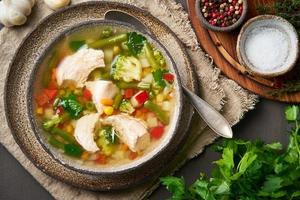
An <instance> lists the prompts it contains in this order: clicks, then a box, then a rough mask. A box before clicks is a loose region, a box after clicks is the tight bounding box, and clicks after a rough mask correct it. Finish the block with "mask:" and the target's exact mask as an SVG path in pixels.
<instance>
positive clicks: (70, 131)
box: [65, 124, 74, 133]
mask: <svg viewBox="0 0 300 200" xmlns="http://www.w3.org/2000/svg"><path fill="white" fill-rule="evenodd" d="M65 130H66V131H67V132H68V133H73V131H74V128H73V126H72V125H71V124H68V125H67V126H66V128H65Z"/></svg>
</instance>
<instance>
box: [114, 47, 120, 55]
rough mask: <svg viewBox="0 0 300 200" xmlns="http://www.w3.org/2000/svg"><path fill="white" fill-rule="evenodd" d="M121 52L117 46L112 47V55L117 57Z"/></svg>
mask: <svg viewBox="0 0 300 200" xmlns="http://www.w3.org/2000/svg"><path fill="white" fill-rule="evenodd" d="M120 51H121V49H120V47H119V46H114V49H113V52H114V55H117V54H119V53H120Z"/></svg>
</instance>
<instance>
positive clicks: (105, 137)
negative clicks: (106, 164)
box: [96, 126, 118, 156]
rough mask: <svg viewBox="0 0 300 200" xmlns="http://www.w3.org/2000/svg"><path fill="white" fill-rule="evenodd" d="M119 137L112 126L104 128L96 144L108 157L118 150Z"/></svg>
mask: <svg viewBox="0 0 300 200" xmlns="http://www.w3.org/2000/svg"><path fill="white" fill-rule="evenodd" d="M117 142H118V137H117V135H116V131H115V130H114V129H113V128H112V127H111V126H104V127H102V128H101V129H100V131H99V138H98V139H97V141H96V143H97V146H98V147H99V148H101V150H102V152H103V153H104V154H105V155H106V156H110V155H111V154H113V153H114V152H115V150H116V145H115V144H117Z"/></svg>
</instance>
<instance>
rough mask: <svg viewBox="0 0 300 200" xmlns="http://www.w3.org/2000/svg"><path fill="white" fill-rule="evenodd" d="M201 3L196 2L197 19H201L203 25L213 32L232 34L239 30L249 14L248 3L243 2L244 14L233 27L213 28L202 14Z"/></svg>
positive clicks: (199, 0) (244, 0)
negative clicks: (231, 32)
mask: <svg viewBox="0 0 300 200" xmlns="http://www.w3.org/2000/svg"><path fill="white" fill-rule="evenodd" d="M200 3H201V0H196V1H195V8H196V14H197V17H198V18H199V20H200V22H201V24H202V25H203V26H204V27H205V28H207V29H209V30H212V31H217V32H230V31H233V30H235V29H237V28H238V27H239V26H240V25H241V24H242V23H243V22H244V21H245V19H246V16H247V13H248V2H247V0H243V12H242V15H241V17H240V18H239V19H238V20H237V21H236V22H235V23H234V24H232V25H231V26H228V27H218V26H213V25H211V24H210V23H208V21H207V20H206V19H205V17H204V16H203V14H202V11H201V8H200Z"/></svg>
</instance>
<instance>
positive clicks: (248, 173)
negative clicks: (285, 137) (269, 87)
mask: <svg viewBox="0 0 300 200" xmlns="http://www.w3.org/2000/svg"><path fill="white" fill-rule="evenodd" d="M285 116H286V119H287V121H288V122H289V123H291V124H292V125H293V128H292V129H291V131H290V135H289V144H288V146H287V148H285V149H283V147H282V145H281V144H280V143H278V142H276V143H272V144H265V143H263V142H262V141H255V142H252V141H244V140H239V139H230V140H224V141H223V142H222V143H220V144H218V145H216V146H214V150H215V151H217V152H220V153H221V154H222V158H221V159H219V160H217V161H215V162H214V164H215V167H214V169H213V172H212V177H211V178H210V179H208V178H207V177H206V176H205V175H204V174H200V177H199V178H198V179H197V180H196V181H195V182H194V183H193V184H192V185H190V186H187V185H186V184H185V182H184V179H183V178H177V177H165V178H162V179H161V181H162V184H163V185H164V186H166V187H167V189H168V190H169V191H170V192H171V193H172V197H171V199H172V200H202V199H203V200H235V199H238V200H269V199H278V200H295V199H300V135H299V130H300V124H299V107H298V106H289V107H287V108H286V110H285Z"/></svg>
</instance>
